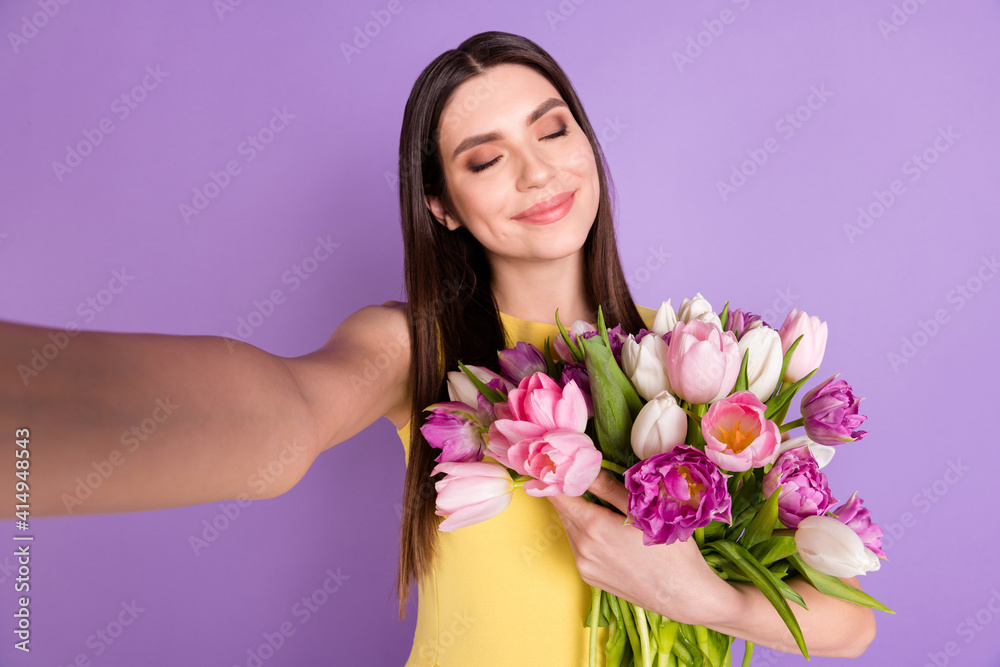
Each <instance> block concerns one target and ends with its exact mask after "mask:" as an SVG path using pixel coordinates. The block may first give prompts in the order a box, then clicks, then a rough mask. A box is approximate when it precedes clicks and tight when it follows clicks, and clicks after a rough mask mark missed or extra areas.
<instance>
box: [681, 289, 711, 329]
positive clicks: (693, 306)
mask: <svg viewBox="0 0 1000 667" xmlns="http://www.w3.org/2000/svg"><path fill="white" fill-rule="evenodd" d="M705 313H713V314H714V313H715V311H714V310H712V304H710V303H709V302H708V300H707V299H706V298H705V297H703V296H702V295H701V292H698V293H697V294H695V295H694V298H692V299H684V300H683V301H681V307H680V308H679V309H678V310H677V318H678V319H679V320H680V321H681V322H690V321H691V320H694V319H698V316H699V315H704V314H705Z"/></svg>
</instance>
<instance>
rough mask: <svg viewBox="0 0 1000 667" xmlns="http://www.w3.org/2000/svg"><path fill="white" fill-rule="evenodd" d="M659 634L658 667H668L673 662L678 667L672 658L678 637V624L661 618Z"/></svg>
mask: <svg viewBox="0 0 1000 667" xmlns="http://www.w3.org/2000/svg"><path fill="white" fill-rule="evenodd" d="M657 634H658V635H659V641H658V642H657V648H656V652H657V653H656V667H666V666H667V665H670V664H671V662H673V664H675V665H676V664H677V662H676V660H673V661H671V659H670V657H671V655H673V648H674V640H675V638H676V637H677V623H676V622H674V621H671V620H669V619H666V618H661V619H660V627H659V628H658V629H657Z"/></svg>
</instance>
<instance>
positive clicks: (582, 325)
mask: <svg viewBox="0 0 1000 667" xmlns="http://www.w3.org/2000/svg"><path fill="white" fill-rule="evenodd" d="M566 333H567V334H568V335H569V339H570V340H571V341H573V344H574V345H579V341H578V339H579V338H580V336H583V337H584V338H593V337H594V336H596V335H597V327H595V326H594V325H593V324H591V323H590V322H584V321H583V320H575V321H574V322H573V324H571V325H570V327H569V329H567V330H566ZM552 348H553V349H554V350H555V353H556V355H557V356H558V357H559V358H560V359H562V360H563V361H566V362H569V361H573V353H572V352H571V351H570V349H569V345H567V344H566V341H564V340H563V337H562V335H561V334H558V335H556V337H555V340H554V341H553V342H552Z"/></svg>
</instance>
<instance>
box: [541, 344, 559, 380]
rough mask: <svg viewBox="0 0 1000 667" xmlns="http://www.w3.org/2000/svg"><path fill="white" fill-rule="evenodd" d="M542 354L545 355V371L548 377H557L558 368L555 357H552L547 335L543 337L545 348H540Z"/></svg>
mask: <svg viewBox="0 0 1000 667" xmlns="http://www.w3.org/2000/svg"><path fill="white" fill-rule="evenodd" d="M542 356H544V357H545V373H546V374H547V375H548V376H549V377H550V378H557V377H558V376H557V375H556V373H558V372H559V371H558V369H557V368H556V362H555V359H553V358H552V346H551V344H550V341H549V339H548V337H546V338H545V349H543V350H542Z"/></svg>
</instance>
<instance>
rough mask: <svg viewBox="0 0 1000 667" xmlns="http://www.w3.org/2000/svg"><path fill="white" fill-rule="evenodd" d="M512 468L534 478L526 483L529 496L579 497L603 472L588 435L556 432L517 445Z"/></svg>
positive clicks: (512, 451) (513, 449)
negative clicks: (560, 495)
mask: <svg viewBox="0 0 1000 667" xmlns="http://www.w3.org/2000/svg"><path fill="white" fill-rule="evenodd" d="M507 456H508V457H509V461H510V467H511V468H513V469H514V470H516V471H517V472H519V473H521V474H522V475H530V476H531V477H534V479H532V480H530V481H527V482H525V483H524V492H525V493H527V494H528V495H529V496H556V495H559V494H563V495H567V496H580V495H583V492H584V491H586V490H587V487H589V486H590V485H591V484H593V483H594V480H595V479H597V475H598V473H599V472H601V452H599V451H598V450H597V448H596V447H594V443H593V441H591V439H590V437H589V436H588V435H587V434H586V433H580V432H579V431H571V430H567V429H555V430H553V431H549V432H548V433H546V434H545V435H543V436H540V437H537V438H528V439H525V440H521V441H520V442H518V443H516V444H514V445H513V446H512V447H511V448H510V449H509V450H508V451H507Z"/></svg>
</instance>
